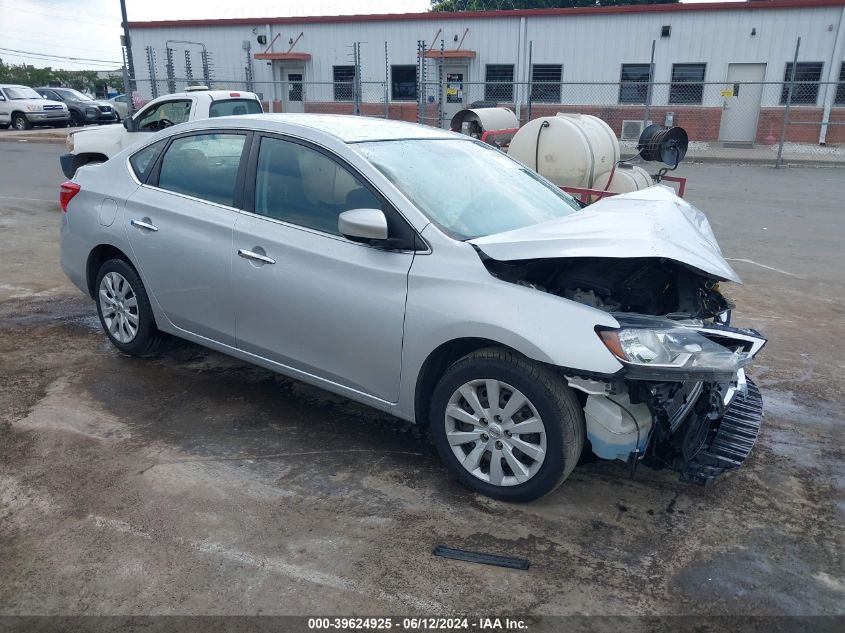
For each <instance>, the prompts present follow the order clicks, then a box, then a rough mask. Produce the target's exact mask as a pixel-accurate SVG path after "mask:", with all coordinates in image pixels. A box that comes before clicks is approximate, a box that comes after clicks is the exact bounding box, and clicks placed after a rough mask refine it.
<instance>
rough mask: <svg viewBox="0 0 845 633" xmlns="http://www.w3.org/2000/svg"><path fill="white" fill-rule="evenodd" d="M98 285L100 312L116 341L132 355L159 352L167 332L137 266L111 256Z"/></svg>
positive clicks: (102, 267)
mask: <svg viewBox="0 0 845 633" xmlns="http://www.w3.org/2000/svg"><path fill="white" fill-rule="evenodd" d="M96 288H97V294H96V300H97V314H98V315H99V317H100V324H101V325H102V326H103V330H104V331H105V333H106V335H107V336H108V337H109V340H110V341H111V342H112V344H113V345H114V346H115V347H116V348H117V349H119V350H120V351H121V352H124V353H126V354H131V355H132V356H147V355H150V354H153V353H155V352H156V351H157V350H158V348H159V346H160V345H161V341H162V340H163V338H164V335H163V334H162V333H161V332H159V331H158V328H157V327H156V323H155V317H154V315H153V311H152V308H151V307H150V300H149V297H148V296H147V291H146V289H145V288H144V284H143V283H142V282H141V278H140V277H139V276H138V273H137V272H136V271H135V269H134V268H132V266H130V265H129V264H128V263H127V262H125V261H124V260H122V259H110V260H108V261H107V262H105V263H104V264H103V265H102V266H101V267H100V271H99V273H98V274H97V286H96Z"/></svg>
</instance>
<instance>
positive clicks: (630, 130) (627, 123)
mask: <svg viewBox="0 0 845 633" xmlns="http://www.w3.org/2000/svg"><path fill="white" fill-rule="evenodd" d="M643 127H644V126H643V122H642V120H639V121H633V120H631V119H624V120H623V121H622V137H621V138H622V140H623V141H638V140H640V134H642V133H643Z"/></svg>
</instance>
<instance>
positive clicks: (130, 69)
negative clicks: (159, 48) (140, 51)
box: [120, 0, 135, 116]
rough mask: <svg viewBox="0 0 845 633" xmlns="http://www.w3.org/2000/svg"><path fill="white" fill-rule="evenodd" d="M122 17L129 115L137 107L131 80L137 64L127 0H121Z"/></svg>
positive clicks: (124, 85) (124, 71) (124, 81)
mask: <svg viewBox="0 0 845 633" xmlns="http://www.w3.org/2000/svg"><path fill="white" fill-rule="evenodd" d="M120 17H121V19H122V20H123V22H121V25H122V26H123V38H122V39H123V47H124V50H125V51H126V54H125V56H124V68H123V91H124V94H125V95H126V100H127V101H128V105H129V116H132V113H133V112H134V110H135V108H134V107H133V103H132V87H131V85H130V80H131V79H134V77H135V65H134V64H133V63H132V43H131V42H130V41H129V20H127V18H126V0H120Z"/></svg>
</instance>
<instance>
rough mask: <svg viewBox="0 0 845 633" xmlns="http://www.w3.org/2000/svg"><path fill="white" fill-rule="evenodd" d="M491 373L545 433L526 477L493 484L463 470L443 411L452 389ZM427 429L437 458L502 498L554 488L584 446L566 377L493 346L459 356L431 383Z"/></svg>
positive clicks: (470, 483)
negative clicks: (529, 407) (537, 461)
mask: <svg viewBox="0 0 845 633" xmlns="http://www.w3.org/2000/svg"><path fill="white" fill-rule="evenodd" d="M491 378H492V379H495V380H499V381H501V382H504V383H507V384H509V385H512V386H513V387H514V388H515V389H517V390H519V391H521V392H522V393H523V394H524V395H525V396H526V397H527V398H528V399H529V400H530V401H531V403H532V404H533V405H534V407H535V409H536V411H537V413H538V414H539V415H540V417H541V418H542V421H543V425H544V427H545V433H546V455H545V458H544V460H543V462H542V464H541V466H540V468H539V470H537V472H536V473H535V474H534V475H533V476H532V477H531V478H530V479H528V481H525V482H523V483H517V484H515V485H510V486H497V485H493V484H491V483H488V482H486V481H482V480H481V479H479V478H478V477H476V476H474V475H473V474H472V473H470V472H469V471H468V470H466V469H465V468H464V467H463V466H462V465H461V463H460V461H459V460H458V458H457V457H456V456H455V454H454V453H453V451H452V447H451V446H450V445H449V441H448V439H447V434H446V433H447V431H446V421H445V412H446V407H447V405H448V403H449V399H450V398H451V396H452V394H453V393H454V392H455V391H456V390H457V389H458V388H459V387H461V386H462V385H464V384H466V383H468V382H469V381H472V380H478V379H491ZM429 421H430V426H431V434H432V438H433V440H434V444H435V447H436V448H437V452H438V453H439V454H440V458H441V459H442V460H443V461H444V462H445V463H446V465H447V466H448V467H449V469H450V470H451V471H452V473H453V474H454V475H455V476H456V477H457V479H458V480H459V481H460V482H461V483H463V484H464V485H465V486H467V487H468V488H470V489H472V490H474V491H476V492H479V493H481V494H484V495H487V496H489V497H493V498H495V499H501V500H502V501H515V502H524V501H533V500H534V499H537V498H539V497H542V496H543V495H547V494H549V493H550V492H553V491H554V490H555V489H557V488H558V486H560V485H561V484H562V483H563V482H564V481H565V480H566V478H567V477H568V476H569V475H570V473H571V472H572V470H573V469H574V468H575V465H576V464H577V463H578V459H579V457H580V455H581V452H582V450H583V448H584V440H585V434H586V429H585V422H584V412H583V409H582V408H581V405H580V404H579V402H578V399H577V398H576V396H575V394H574V393H573V392H572V389H571V388H570V387H569V386H568V385H567V384H566V382H565V380H564V379H563V378H562V377H561V376H558V375H557V374H556V373H555V372H554V371H552V370H551V369H549V368H547V367H546V366H544V365H542V364H540V363H537V362H535V361H532V360H530V359H528V358H526V357H525V356H522V355H521V354H519V353H517V352H515V351H512V350H508V349H504V348H497V347H489V348H485V349H481V350H478V351H476V352H473V353H471V354H468V355H467V356H464V357H463V358H461V359H460V360H458V361H457V362H456V363H455V364H454V365H452V366H451V367H449V369H448V370H446V372H445V373H444V374H443V376H442V377H441V378H440V381H439V382H438V383H437V386H436V387H435V389H434V393H433V395H432V402H431V415H430V420H429Z"/></svg>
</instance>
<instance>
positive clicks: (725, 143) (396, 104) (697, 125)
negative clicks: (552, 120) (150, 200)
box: [133, 60, 845, 164]
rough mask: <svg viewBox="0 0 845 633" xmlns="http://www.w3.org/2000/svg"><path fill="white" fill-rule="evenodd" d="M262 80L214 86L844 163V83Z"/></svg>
mask: <svg viewBox="0 0 845 633" xmlns="http://www.w3.org/2000/svg"><path fill="white" fill-rule="evenodd" d="M358 76H359V74H357V73H356V74H355V75H354V76H353V77H352V80H351V81H326V82H313V81H301V80H299V77H298V76H294V77H295V79H291V76H290V75H288V80H287V81H275V82H260V81H254V80H251V79H250V78H246V77H245V78H238V79H235V78H218V77H215V78H213V80H210V81H208V82H207V83H206V85H208V86H209V88H213V89H217V90H232V91H251V92H256V93H257V94H258V95H259V97H260V99H261V101H262V104H263V106H264V110H265V111H266V112H310V113H324V114H350V115H361V116H369V117H378V118H384V119H396V120H404V121H413V122H417V123H422V124H424V125H431V126H435V127H442V128H449V127H450V122H451V120H452V117H453V116H454V115H455V114H456V113H457V112H458V111H460V110H461V109H464V108H472V107H495V106H499V107H506V108H509V109H511V110H513V111H514V113H515V114H516V116H517V119H518V123H519V125H524V124H525V123H526V122H527V121H528V120H530V119H533V118H537V117H542V116H554V115H555V114H557V113H580V114H591V115H594V116H597V117H599V118H601V119H602V120H604V121H605V122H607V124H608V125H609V126H610V127H611V129H612V130H613V131H614V133H615V134H616V136H617V138H619V139H620V142H621V145H622V152H623V154H624V155H628V154H633V153H635V152H636V145H637V139H638V138H639V135H640V133H641V132H642V130H643V128H644V127H645V126H646V125H648V124H649V123H660V124H663V125H669V126H680V127H683V128H684V129H685V130H686V131H687V134H688V135H689V139H690V147H689V151H688V154H687V156H688V160H695V159H713V158H715V159H723V160H736V161H746V160H747V161H755V162H769V161H771V162H772V163H773V164H774V163H778V161H780V162H781V163H788V162H790V161H802V162H807V161H810V162H815V163H822V164H845V84H843V83H824V82H801V81H796V82H794V83H793V84H791V85H790V83H789V82H788V81H787V82H736V83H729V84H726V83H723V82H720V83H711V82H677V81H676V82H664V83H659V82H651V83H649V82H642V81H626V82H539V81H538V82H527V83H519V82H510V81H489V82H470V81H465V80H464V77H463V75H460V74H454V73H449V72H446V73H445V74H444V73H443V72H441V66H439V65H438V64H437V63H436V62H434V61H433V60H423V61H421V62H420V64H419V65H418V72H417V80H416V83H408V82H406V83H403V84H402V85H401V86H400V85H398V84H392V83H391V82H390V81H389V80H385V81H362V80H359V79H358ZM200 82H201V80H198V79H197V78H194V77H181V78H167V79H161V78H157V79H154V80H153V79H147V80H137V81H135V82H134V93H133V97H134V102H135V107H136V109H137V108H138V107H141V106H142V105H143V103H145V102H146V101H149V100H150V99H152V98H154V97H156V96H162V95H165V94H168V93H170V92H177V91H181V90H184V89H185V88H186V87H188V86H190V85H195V84H197V83H200Z"/></svg>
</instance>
